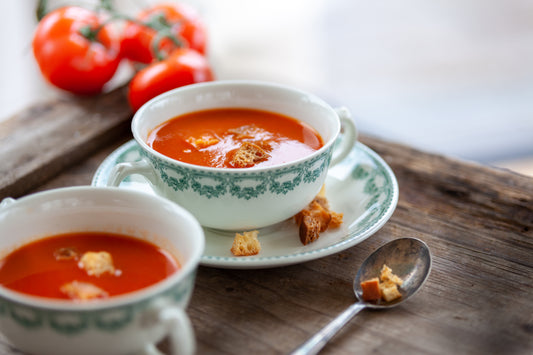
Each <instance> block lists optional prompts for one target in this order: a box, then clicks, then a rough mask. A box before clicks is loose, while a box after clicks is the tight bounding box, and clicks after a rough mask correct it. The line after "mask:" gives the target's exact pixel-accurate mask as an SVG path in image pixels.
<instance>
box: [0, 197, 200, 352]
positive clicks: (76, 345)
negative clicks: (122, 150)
mask: <svg viewBox="0 0 533 355" xmlns="http://www.w3.org/2000/svg"><path fill="white" fill-rule="evenodd" d="M0 235H2V238H0V332H2V333H3V334H4V335H5V336H6V338H7V339H9V341H10V342H11V343H13V344H14V345H15V346H16V347H17V348H18V349H20V350H23V351H25V352H28V353H35V354H128V353H133V352H142V351H144V350H145V349H150V348H152V347H153V346H154V344H156V343H157V342H159V341H161V340H162V339H163V338H164V337H169V338H170V340H171V341H170V342H169V344H170V347H171V350H172V351H173V353H176V354H178V353H179V354H191V353H193V352H194V348H195V338H194V332H193V329H192V327H191V325H190V321H189V318H188V316H187V314H186V312H185V309H186V307H187V305H188V302H189V299H190V297H191V294H192V290H193V286H194V280H195V274H196V269H197V267H198V263H199V260H200V257H201V255H202V252H203V249H204V243H205V241H204V234H203V229H202V227H201V226H200V224H199V223H198V221H197V220H196V219H195V218H194V216H192V215H191V213H189V212H188V211H186V210H185V209H183V208H182V207H180V206H178V205H176V204H175V203H172V202H170V201H168V200H167V199H164V198H161V197H158V196H153V195H149V194H145V193H142V192H136V191H131V190H126V189H115V188H95V187H73V188H62V189H55V190H50V191H46V192H41V193H37V194H33V195H29V196H26V197H22V198H20V199H17V200H13V199H9V198H8V199H5V200H4V201H2V204H1V205H0Z"/></svg>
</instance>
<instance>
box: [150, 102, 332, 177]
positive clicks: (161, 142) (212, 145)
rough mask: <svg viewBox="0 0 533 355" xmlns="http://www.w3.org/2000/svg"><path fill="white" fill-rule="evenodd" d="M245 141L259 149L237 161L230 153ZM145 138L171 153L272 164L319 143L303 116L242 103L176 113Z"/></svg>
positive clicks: (195, 160)
mask: <svg viewBox="0 0 533 355" xmlns="http://www.w3.org/2000/svg"><path fill="white" fill-rule="evenodd" d="M245 142H247V143H251V144H253V145H254V146H255V147H260V148H261V153H260V154H257V156H259V155H260V157H259V158H258V159H255V161H249V162H247V163H240V162H241V160H236V159H235V156H236V154H237V152H238V151H239V148H241V147H242V146H243V144H246V143H245ZM147 143H148V145H149V146H150V147H152V148H153V149H154V150H156V151H158V152H159V153H162V154H164V155H166V156H168V157H170V158H173V159H176V160H180V161H182V162H185V163H190V164H195V165H202V166H208V167H216V168H242V167H245V168H247V167H252V166H270V165H277V164H281V163H285V162H290V161H294V160H297V159H299V158H302V157H305V156H308V155H310V154H312V153H313V152H315V151H316V150H318V149H320V148H321V147H322V146H323V141H322V138H321V137H320V134H319V133H318V132H317V131H316V130H315V129H314V128H312V127H310V126H309V125H307V124H305V123H304V122H301V121H299V120H297V119H295V118H292V117H288V116H284V115H281V114H277V113H273V112H267V111H261V110H255V109H245V108H223V109H212V110H205V111H197V112H192V113H188V114H185V115H181V116H177V117H175V118H173V119H170V120H169V121H166V122H164V123H162V124H161V125H159V126H158V127H156V128H155V129H154V130H153V131H152V132H150V134H149V136H148V140H147ZM236 161H237V162H238V163H236Z"/></svg>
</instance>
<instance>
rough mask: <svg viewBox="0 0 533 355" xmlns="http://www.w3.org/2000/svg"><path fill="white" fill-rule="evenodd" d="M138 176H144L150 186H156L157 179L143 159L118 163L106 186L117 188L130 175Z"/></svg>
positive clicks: (152, 169) (151, 168)
mask: <svg viewBox="0 0 533 355" xmlns="http://www.w3.org/2000/svg"><path fill="white" fill-rule="evenodd" d="M133 174H139V175H142V176H144V177H145V178H146V179H147V180H148V181H149V182H150V183H151V184H152V185H154V186H155V185H156V181H157V177H156V174H155V171H154V168H153V167H152V165H151V164H150V163H149V162H148V161H146V160H145V159H142V160H139V161H135V162H126V163H120V164H117V165H115V166H114V167H113V169H112V170H111V173H110V174H109V179H108V180H107V186H119V185H120V183H121V182H122V181H123V180H124V179H125V178H127V177H128V176H130V175H133Z"/></svg>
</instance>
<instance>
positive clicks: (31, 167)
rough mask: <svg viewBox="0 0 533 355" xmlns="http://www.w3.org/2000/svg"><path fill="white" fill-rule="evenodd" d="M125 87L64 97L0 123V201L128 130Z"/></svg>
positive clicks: (27, 189) (51, 175) (129, 120)
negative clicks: (85, 95) (108, 91)
mask: <svg viewBox="0 0 533 355" xmlns="http://www.w3.org/2000/svg"><path fill="white" fill-rule="evenodd" d="M131 117H132V112H131V110H130V108H129V106H128V103H127V100H126V88H125V87H121V88H118V89H116V90H114V91H112V92H110V93H107V94H103V95H99V96H95V97H83V98H80V97H72V96H64V97H61V98H59V99H56V100H53V101H48V102H42V103H38V104H35V105H33V106H31V107H28V108H27V109H25V110H23V111H22V112H20V113H18V114H16V115H14V116H12V117H10V118H8V119H7V120H5V121H3V122H1V123H0V161H1V162H2V164H1V166H0V171H1V172H0V198H4V197H8V196H9V197H19V196H21V195H23V194H25V193H26V192H28V191H29V190H31V189H33V188H35V187H36V186H39V185H41V184H43V183H44V182H45V181H48V180H49V179H50V178H52V177H54V176H56V175H57V174H59V173H60V172H61V171H63V170H64V169H66V168H67V167H70V166H72V165H75V164H77V163H79V162H82V161H83V160H84V159H85V158H86V157H88V156H89V155H91V154H92V153H94V151H96V150H97V149H98V148H99V147H101V146H104V145H107V144H109V143H111V142H113V141H114V140H116V138H117V137H119V136H124V134H125V132H127V131H128V130H129V129H130V122H131Z"/></svg>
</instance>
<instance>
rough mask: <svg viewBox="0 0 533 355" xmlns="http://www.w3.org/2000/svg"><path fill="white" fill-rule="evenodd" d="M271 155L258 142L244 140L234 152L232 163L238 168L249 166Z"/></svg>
mask: <svg viewBox="0 0 533 355" xmlns="http://www.w3.org/2000/svg"><path fill="white" fill-rule="evenodd" d="M269 157H270V155H269V154H268V153H267V152H266V150H264V149H263V148H261V147H260V146H258V145H257V144H254V143H250V142H244V143H242V145H241V146H240V148H238V149H237V150H236V151H235V153H234V154H233V158H232V159H231V161H230V164H231V165H232V166H234V167H236V168H247V167H251V166H253V165H255V164H256V163H258V162H261V161H264V160H267V159H268V158H269Z"/></svg>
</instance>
